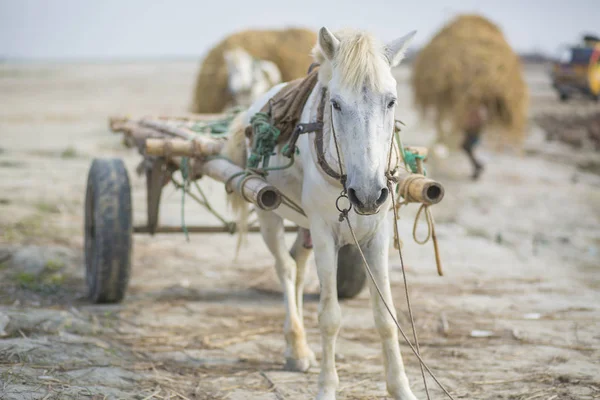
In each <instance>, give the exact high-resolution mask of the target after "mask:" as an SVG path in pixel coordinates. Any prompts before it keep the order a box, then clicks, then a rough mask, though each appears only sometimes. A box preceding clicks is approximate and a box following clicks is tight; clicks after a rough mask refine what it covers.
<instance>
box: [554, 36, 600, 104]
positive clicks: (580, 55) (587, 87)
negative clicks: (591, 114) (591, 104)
mask: <svg viewBox="0 0 600 400" xmlns="http://www.w3.org/2000/svg"><path fill="white" fill-rule="evenodd" d="M583 42H584V43H583V45H579V46H572V47H569V48H568V49H567V50H566V51H565V52H564V53H563V54H562V55H561V57H560V58H559V60H557V61H555V62H554V63H553V64H552V72H551V77H552V86H553V87H554V89H555V90H556V91H557V92H558V95H559V97H560V99H561V100H562V101H567V100H568V99H569V98H571V97H573V96H574V95H583V96H585V97H590V98H592V99H593V100H595V101H598V99H599V98H600V38H598V37H596V36H592V35H586V36H584V38H583Z"/></svg>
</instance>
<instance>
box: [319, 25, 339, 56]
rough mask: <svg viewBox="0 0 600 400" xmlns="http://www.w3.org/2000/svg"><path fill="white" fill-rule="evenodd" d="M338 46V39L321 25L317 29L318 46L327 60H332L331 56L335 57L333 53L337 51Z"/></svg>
mask: <svg viewBox="0 0 600 400" xmlns="http://www.w3.org/2000/svg"><path fill="white" fill-rule="evenodd" d="M339 46H340V41H339V39H338V38H336V37H335V35H334V34H333V33H331V32H330V31H329V29H327V28H326V27H322V28H321V29H320V30H319V47H320V48H321V50H322V51H323V54H324V55H325V57H327V59H328V60H330V61H331V60H333V57H335V53H336V52H337V49H338V47H339Z"/></svg>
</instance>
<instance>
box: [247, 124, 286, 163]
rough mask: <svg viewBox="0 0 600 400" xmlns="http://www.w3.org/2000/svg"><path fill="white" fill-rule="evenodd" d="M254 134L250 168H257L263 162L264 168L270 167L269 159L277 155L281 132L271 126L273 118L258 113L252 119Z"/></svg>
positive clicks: (249, 161)
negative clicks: (276, 150)
mask: <svg viewBox="0 0 600 400" xmlns="http://www.w3.org/2000/svg"><path fill="white" fill-rule="evenodd" d="M250 123H251V124H252V131H253V133H254V144H253V146H252V151H251V153H250V156H249V157H248V167H249V168H257V167H258V165H259V164H260V163H261V161H262V167H263V168H268V167H269V158H270V157H271V156H272V155H275V153H274V150H275V146H277V139H278V138H279V134H280V131H279V129H277V128H276V127H274V126H273V125H271V118H270V117H269V115H268V114H266V113H256V114H254V115H253V116H252V118H251V119H250Z"/></svg>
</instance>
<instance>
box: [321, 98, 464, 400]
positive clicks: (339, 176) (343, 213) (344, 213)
mask: <svg viewBox="0 0 600 400" xmlns="http://www.w3.org/2000/svg"><path fill="white" fill-rule="evenodd" d="M326 92H327V89H325V88H324V89H323V95H322V98H321V103H320V104H319V109H318V116H317V121H318V122H322V121H323V111H324V108H325V98H326ZM329 120H330V128H331V134H332V136H333V142H334V145H335V151H336V154H337V161H338V167H339V171H340V172H339V173H337V172H335V171H334V170H333V168H331V166H330V165H329V164H328V163H327V160H326V158H325V153H324V151H323V129H321V130H319V131H317V132H316V137H315V149H316V150H317V159H318V162H319V165H320V166H321V168H322V169H323V171H324V172H325V173H326V174H327V175H329V176H330V177H332V178H334V179H336V180H339V182H340V183H341V185H342V192H341V193H340V195H339V196H338V198H337V199H336V202H335V206H336V208H337V209H338V211H339V212H340V216H339V221H340V222H343V221H344V220H345V221H346V223H347V224H348V229H349V231H350V233H351V234H352V239H353V240H354V244H355V245H356V247H357V248H358V251H359V253H360V256H361V258H362V261H363V264H364V266H365V269H366V271H367V273H368V275H369V278H370V279H371V281H372V283H373V285H374V287H375V289H376V290H377V294H378V295H379V298H380V299H381V301H382V302H383V304H384V305H385V308H386V309H387V311H388V313H389V315H390V317H392V320H393V321H394V323H395V324H396V327H397V328H398V330H399V331H400V333H401V334H402V337H403V338H404V340H405V341H406V343H407V344H408V345H409V346H410V348H411V350H412V351H413V353H414V354H415V356H416V357H417V359H418V360H419V362H420V367H421V375H422V377H423V385H424V386H425V393H426V394H427V399H430V395H429V389H428V387H427V379H426V377H425V370H427V372H428V373H429V375H431V377H432V378H433V380H434V381H435V383H436V384H437V385H438V386H439V387H440V389H442V391H443V392H444V393H445V394H446V395H447V396H448V398H450V399H451V400H454V398H453V397H452V395H451V394H450V393H449V392H448V390H447V389H446V388H445V387H444V385H442V383H441V382H440V381H439V380H438V379H437V377H436V376H435V374H434V373H433V372H432V371H431V369H430V368H429V366H428V365H427V364H426V363H425V361H424V360H423V359H422V358H421V355H420V349H419V340H418V338H417V331H416V327H415V322H414V318H413V313H412V307H411V304H410V296H409V293H408V281H407V279H406V271H405V268H404V259H403V257H402V249H401V246H400V244H399V229H398V218H399V216H398V211H399V208H400V205H401V204H402V203H399V204H398V206H397V205H396V198H395V193H394V190H393V184H394V183H395V181H394V180H393V175H394V174H393V172H394V171H395V169H396V168H397V166H396V167H394V169H393V170H392V168H391V164H392V152H393V150H394V148H395V147H394V138H396V140H398V139H397V137H396V136H395V135H394V132H392V135H391V140H390V149H389V153H388V171H387V172H386V178H387V184H388V189H389V191H390V194H391V196H392V209H393V210H394V247H396V248H397V249H398V254H399V256H400V265H401V268H402V277H403V280H404V292H405V295H406V303H407V308H408V314H409V317H410V323H411V327H412V333H413V339H414V342H415V345H414V346H413V345H412V344H411V342H410V340H409V339H408V337H407V335H406V333H405V332H404V330H403V329H402V327H401V326H400V324H399V323H398V320H397V319H396V317H395V316H394V313H393V312H392V309H391V307H390V306H389V304H388V303H387V302H386V301H385V299H384V297H383V293H382V292H381V289H380V288H379V286H378V285H377V282H376V281H375V277H374V276H373V272H372V271H371V267H370V266H369V263H368V261H367V259H366V257H365V255H364V253H363V251H362V249H361V247H360V244H359V243H358V239H357V237H356V234H355V232H354V229H353V228H352V223H351V222H350V218H349V216H348V214H349V212H350V210H351V209H352V203H351V202H350V201H349V199H348V193H347V188H346V179H347V175H346V174H344V169H343V163H342V157H341V152H340V148H339V144H338V140H337V134H336V132H335V126H334V123H333V106H331V116H330V118H329ZM397 145H398V146H401V144H398V143H397ZM396 149H397V148H396ZM403 159H404V157H403ZM406 188H408V185H407V186H406ZM407 193H408V190H406V189H405V193H403V197H404V198H405V201H404V202H403V203H407V197H406V196H407ZM341 199H346V200H348V204H349V206H348V208H342V207H340V204H339V203H340V200H341ZM423 208H425V213H426V216H427V222H428V228H429V230H428V235H427V238H426V239H425V240H424V241H422V242H420V241H417V243H419V244H424V243H425V242H427V240H429V238H430V236H433V238H434V246H435V253H436V261H437V265H438V273H440V275H441V267H440V263H439V255H438V249H437V240H436V238H435V229H434V225H433V219H432V218H433V217H432V216H431V211H430V210H429V207H428V206H425V205H424V204H423V205H422V206H421V208H420V209H419V211H418V213H417V216H416V217H415V223H414V227H413V237H414V238H415V240H416V226H417V221H418V217H419V215H420V214H421V210H422V209H423Z"/></svg>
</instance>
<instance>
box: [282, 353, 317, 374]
mask: <svg viewBox="0 0 600 400" xmlns="http://www.w3.org/2000/svg"><path fill="white" fill-rule="evenodd" d="M311 365H312V363H311V360H310V358H309V357H307V358H300V359H297V358H286V359H285V366H284V367H283V369H284V370H285V371H291V372H306V371H308V370H309V369H310V367H311Z"/></svg>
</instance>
